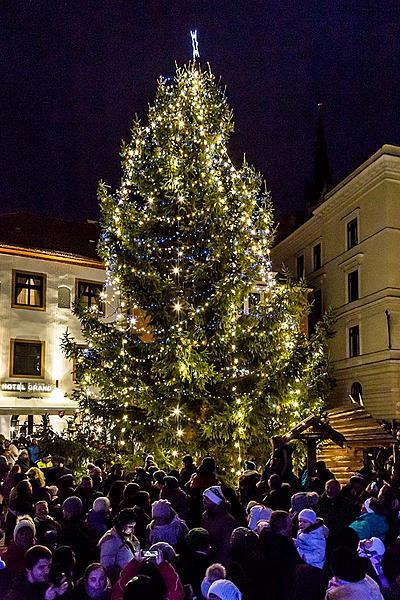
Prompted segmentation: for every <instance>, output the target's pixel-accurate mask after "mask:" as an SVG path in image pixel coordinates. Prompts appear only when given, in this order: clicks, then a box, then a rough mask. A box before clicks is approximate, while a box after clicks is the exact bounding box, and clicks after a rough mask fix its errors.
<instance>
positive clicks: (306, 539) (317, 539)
mask: <svg viewBox="0 0 400 600" xmlns="http://www.w3.org/2000/svg"><path fill="white" fill-rule="evenodd" d="M328 534H329V531H328V529H327V528H326V527H325V526H324V522H323V520H322V519H317V522H316V523H315V524H314V525H310V526H309V527H307V528H306V529H305V530H303V531H300V530H299V532H298V534H297V538H296V539H295V540H294V543H295V546H296V548H297V551H298V553H299V554H300V556H301V558H302V559H303V560H304V561H305V562H306V563H307V564H309V565H312V566H313V567H318V568H319V569H322V568H323V566H324V563H325V551H326V538H327V537H328Z"/></svg>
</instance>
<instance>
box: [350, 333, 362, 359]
mask: <svg viewBox="0 0 400 600" xmlns="http://www.w3.org/2000/svg"><path fill="white" fill-rule="evenodd" d="M359 355H360V327H359V326H358V325H354V327H350V328H349V356H350V358H352V357H353V356H359Z"/></svg>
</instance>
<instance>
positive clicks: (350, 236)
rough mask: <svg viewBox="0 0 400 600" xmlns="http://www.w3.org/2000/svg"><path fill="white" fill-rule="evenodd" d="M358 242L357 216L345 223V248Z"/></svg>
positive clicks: (352, 246)
mask: <svg viewBox="0 0 400 600" xmlns="http://www.w3.org/2000/svg"><path fill="white" fill-rule="evenodd" d="M357 244H358V221H357V218H355V219H352V220H351V221H349V222H348V223H347V249H348V250H350V248H354V246H357Z"/></svg>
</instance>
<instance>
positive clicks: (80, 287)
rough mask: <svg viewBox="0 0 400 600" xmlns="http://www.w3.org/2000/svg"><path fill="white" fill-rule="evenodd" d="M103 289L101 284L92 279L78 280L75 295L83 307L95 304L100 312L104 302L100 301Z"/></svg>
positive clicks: (102, 310) (102, 309)
mask: <svg viewBox="0 0 400 600" xmlns="http://www.w3.org/2000/svg"><path fill="white" fill-rule="evenodd" d="M102 291H103V284H102V283H96V282H93V281H80V280H79V281H78V282H77V296H78V301H79V304H80V305H81V306H83V307H85V308H90V307H91V306H96V305H97V307H98V308H99V310H100V311H101V312H104V304H103V302H102V301H101V297H100V294H101V293H102Z"/></svg>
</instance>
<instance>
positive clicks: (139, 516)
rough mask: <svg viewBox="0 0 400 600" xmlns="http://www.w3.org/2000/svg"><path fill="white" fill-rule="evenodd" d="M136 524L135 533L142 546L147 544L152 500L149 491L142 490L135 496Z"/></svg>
mask: <svg viewBox="0 0 400 600" xmlns="http://www.w3.org/2000/svg"><path fill="white" fill-rule="evenodd" d="M133 510H134V514H135V519H136V525H135V535H136V537H137V538H138V540H139V542H140V547H141V548H144V547H145V546H146V538H147V526H148V525H149V523H150V522H151V501H150V494H149V492H145V491H144V490H140V492H138V493H137V494H136V497H135V506H134V507H133Z"/></svg>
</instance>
